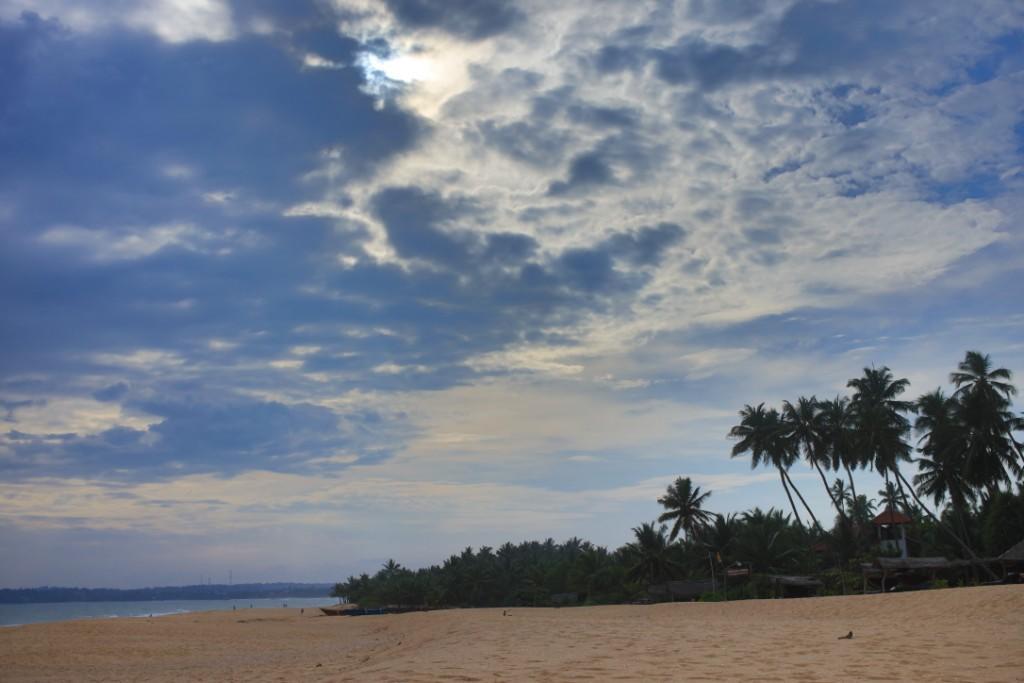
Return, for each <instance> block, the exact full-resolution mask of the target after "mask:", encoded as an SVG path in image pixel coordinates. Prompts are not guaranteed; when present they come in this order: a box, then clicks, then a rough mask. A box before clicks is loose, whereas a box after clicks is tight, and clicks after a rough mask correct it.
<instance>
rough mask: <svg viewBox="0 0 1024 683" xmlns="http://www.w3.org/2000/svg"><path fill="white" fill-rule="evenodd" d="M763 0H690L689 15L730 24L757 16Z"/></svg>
mask: <svg viewBox="0 0 1024 683" xmlns="http://www.w3.org/2000/svg"><path fill="white" fill-rule="evenodd" d="M765 4H766V3H765V0H725V2H722V0H690V6H689V15H690V16H691V17H692V18H694V19H696V20H698V21H702V22H704V23H707V24H731V23H734V22H737V21H745V20H748V19H753V18H754V17H756V16H758V15H759V14H761V13H762V12H764V9H765Z"/></svg>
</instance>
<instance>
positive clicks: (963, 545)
mask: <svg viewBox="0 0 1024 683" xmlns="http://www.w3.org/2000/svg"><path fill="white" fill-rule="evenodd" d="M893 474H895V475H896V478H897V480H903V482H904V483H906V485H907V488H909V489H910V495H912V496H913V497H914V500H916V501H917V503H918V505H920V506H921V509H922V510H924V511H925V513H926V514H927V515H928V516H929V517H931V518H932V520H934V521H935V523H936V524H938V525H939V527H940V528H942V529H943V530H945V532H946V533H947V534H949V535H950V536H952V537H953V540H954V541H956V542H957V544H958V545H959V546H960V547H961V548H963V549H964V550H965V551H967V554H968V555H970V556H971V559H972V560H974V561H975V562H977V563H978V564H979V565H981V568H982V569H984V570H985V573H986V574H988V575H989V576H991V577H992V580H993V581H998V580H999V577H998V576H996V575H995V572H993V571H992V570H991V569H989V567H988V565H987V564H984V563H982V562H981V559H980V558H979V557H978V556H977V555H975V554H974V551H973V550H971V547H970V546H969V545H967V544H966V543H965V542H964V541H963V540H961V538H960V537H959V536H957V535H956V533H955V532H954V531H953V530H952V529H951V528H949V525H948V524H946V523H945V522H943V521H942V520H941V519H939V518H938V517H936V516H935V515H934V514H933V513H932V511H931V510H929V509H928V508H927V507H925V506H924V504H923V503H921V499H920V498H918V497H917V492H916V491H914V487H912V486H911V485H910V482H908V481H907V480H906V479H904V478H903V474H902V473H901V472H900V470H899V468H894V469H893Z"/></svg>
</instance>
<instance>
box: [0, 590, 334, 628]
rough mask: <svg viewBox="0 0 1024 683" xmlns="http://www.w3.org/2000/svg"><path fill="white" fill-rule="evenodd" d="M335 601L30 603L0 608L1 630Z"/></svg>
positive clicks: (308, 604) (296, 599) (286, 599)
mask: <svg viewBox="0 0 1024 683" xmlns="http://www.w3.org/2000/svg"><path fill="white" fill-rule="evenodd" d="M336 602H337V598H328V597H322V598H253V599H251V600H249V599H241V600H145V601H139V602H30V603H21V604H15V605H5V604H0V626H18V625H21V624H38V623H40V622H44V621H68V620H70V619H109V618H111V617H148V616H150V615H152V616H154V617H156V616H163V615H167V614H184V613H186V612H213V611H218V610H227V611H231V609H232V608H234V609H237V610H238V611H239V612H243V611H245V610H247V609H255V608H260V607H264V608H265V607H285V606H287V607H290V608H291V607H294V608H308V607H314V608H315V607H321V606H325V605H333V604H335V603H336Z"/></svg>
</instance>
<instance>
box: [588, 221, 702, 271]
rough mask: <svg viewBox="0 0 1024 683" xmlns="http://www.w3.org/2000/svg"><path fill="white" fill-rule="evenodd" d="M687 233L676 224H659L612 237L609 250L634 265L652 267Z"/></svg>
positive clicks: (607, 242) (608, 241)
mask: <svg viewBox="0 0 1024 683" xmlns="http://www.w3.org/2000/svg"><path fill="white" fill-rule="evenodd" d="M685 236H686V231H685V230H683V228H682V227H681V226H679V225H676V224H675V223H659V224H658V225H654V226H647V227H643V228H639V229H637V230H630V231H628V232H622V233H618V234H616V235H614V236H612V237H610V238H609V239H608V240H607V241H606V244H607V246H608V249H609V250H610V251H611V253H613V254H614V255H616V256H617V257H619V258H623V259H626V260H627V261H629V262H630V263H632V264H633V265H637V266H650V265H655V264H657V263H658V262H659V261H660V260H661V256H662V254H663V253H664V252H665V250H666V249H667V248H669V247H671V246H672V245H674V244H677V243H679V242H680V241H682V239H683V237H685Z"/></svg>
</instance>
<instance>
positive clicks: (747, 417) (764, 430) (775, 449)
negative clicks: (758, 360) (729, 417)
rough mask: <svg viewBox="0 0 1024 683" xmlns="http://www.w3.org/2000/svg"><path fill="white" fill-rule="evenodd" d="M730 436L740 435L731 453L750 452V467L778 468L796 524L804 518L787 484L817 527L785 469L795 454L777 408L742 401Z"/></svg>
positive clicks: (808, 508) (734, 454)
mask: <svg viewBox="0 0 1024 683" xmlns="http://www.w3.org/2000/svg"><path fill="white" fill-rule="evenodd" d="M729 436H730V438H733V439H739V442H737V443H736V444H735V445H734V446H733V447H732V457H734V458H735V457H737V456H740V455H743V454H745V453H750V468H751V469H756V468H757V467H758V466H759V465H771V466H772V467H774V468H775V469H776V470H778V472H779V480H780V481H781V482H782V489H783V490H784V491H785V492H786V498H788V499H789V507H790V509H792V510H793V518H794V519H795V520H796V522H797V524H799V525H800V526H803V520H801V519H800V513H799V512H797V509H796V504H795V503H794V502H793V495H792V493H790V487H792V490H793V492H795V493H796V495H797V496H798V497H799V498H800V501H801V502H803V504H804V507H805V508H806V509H807V512H808V513H809V514H810V516H811V519H812V520H813V521H814V524H815V526H817V527H819V528H820V527H821V525H820V524H819V523H818V520H817V518H816V517H815V516H814V513H813V512H811V509H810V507H808V506H807V503H806V501H804V497H803V496H802V495H801V494H800V491H799V490H798V489H797V487H796V485H795V484H794V483H793V480H792V479H790V478H789V473H788V470H789V468H790V466H791V465H792V464H793V462H794V461H795V459H796V456H794V455H793V453H792V452H791V451H790V450H789V449H788V448H787V447H786V443H785V441H784V439H783V438H782V420H781V418H780V416H779V411H777V410H775V409H774V408H770V409H766V408H765V407H764V403H759V404H758V405H757V406H751V405H749V404H748V405H745V406H743V410H741V411H740V423H739V424H738V425H735V426H734V427H733V428H732V429H730V430H729Z"/></svg>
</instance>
